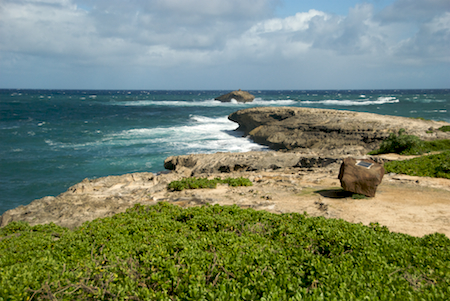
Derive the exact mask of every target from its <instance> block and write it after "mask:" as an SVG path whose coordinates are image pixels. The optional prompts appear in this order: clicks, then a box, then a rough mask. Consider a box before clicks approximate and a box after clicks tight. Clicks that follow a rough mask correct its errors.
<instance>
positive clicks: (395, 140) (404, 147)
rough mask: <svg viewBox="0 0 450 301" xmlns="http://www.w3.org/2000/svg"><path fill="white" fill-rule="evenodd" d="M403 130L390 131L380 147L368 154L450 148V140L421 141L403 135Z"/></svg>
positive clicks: (422, 152)
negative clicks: (396, 132)
mask: <svg viewBox="0 0 450 301" xmlns="http://www.w3.org/2000/svg"><path fill="white" fill-rule="evenodd" d="M404 133H405V130H404V129H400V130H399V132H398V135H396V134H394V133H391V134H390V135H389V137H388V138H387V139H385V140H384V141H383V142H382V143H381V145H380V148H379V149H377V150H374V151H372V152H370V153H369V155H380V154H389V153H396V154H400V155H421V154H424V153H429V152H433V151H442V150H448V149H450V140H448V139H443V140H434V141H423V140H420V138H419V137H417V136H414V135H405V134H404Z"/></svg>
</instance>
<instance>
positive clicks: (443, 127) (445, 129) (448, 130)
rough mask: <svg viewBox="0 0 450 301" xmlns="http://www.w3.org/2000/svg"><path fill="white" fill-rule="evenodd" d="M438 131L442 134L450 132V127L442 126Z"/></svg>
mask: <svg viewBox="0 0 450 301" xmlns="http://www.w3.org/2000/svg"><path fill="white" fill-rule="evenodd" d="M438 130H440V131H442V132H450V125H444V126H441V127H440V128H438Z"/></svg>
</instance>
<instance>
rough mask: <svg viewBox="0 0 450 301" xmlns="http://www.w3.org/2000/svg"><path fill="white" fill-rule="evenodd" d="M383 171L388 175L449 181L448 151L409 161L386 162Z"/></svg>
mask: <svg viewBox="0 0 450 301" xmlns="http://www.w3.org/2000/svg"><path fill="white" fill-rule="evenodd" d="M384 169H385V170H386V172H388V173H389V172H393V173H399V174H406V175H410V176H421V177H434V178H447V179H450V151H445V152H442V153H440V154H435V155H428V156H422V157H419V158H414V159H411V160H405V161H392V162H386V163H385V164H384Z"/></svg>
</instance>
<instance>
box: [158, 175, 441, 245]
mask: <svg viewBox="0 0 450 301" xmlns="http://www.w3.org/2000/svg"><path fill="white" fill-rule="evenodd" d="M337 173H338V171H337V170H324V171H321V170H316V171H315V172H311V171H310V172H302V171H295V170H291V171H289V172H286V171H285V172H281V173H280V172H264V173H257V174H255V173H242V174H233V175H232V176H233V177H235V176H245V177H249V178H250V179H251V180H252V181H253V183H254V185H253V186H251V187H236V188H233V187H228V186H227V185H219V186H218V187H217V188H216V189H198V190H185V191H181V192H168V191H166V192H164V193H161V194H159V195H155V196H153V200H158V201H160V200H167V201H169V202H171V203H174V204H178V205H180V206H182V207H190V206H198V205H201V204H205V203H209V204H220V205H231V204H237V205H239V206H241V207H243V208H248V207H250V208H254V209H256V210H267V211H270V212H274V213H286V212H299V213H303V212H307V213H308V214H309V215H310V216H324V217H326V218H339V219H344V220H346V221H349V222H352V223H362V224H364V225H368V224H370V223H371V222H377V223H379V224H380V225H382V226H387V227H388V228H389V229H390V230H391V231H393V232H400V233H406V234H409V235H413V236H419V237H420V236H423V235H426V234H431V233H434V232H439V233H443V234H445V235H446V236H447V237H449V238H450V180H448V179H432V178H422V177H410V176H405V175H396V174H388V175H385V176H384V178H383V182H382V183H381V185H380V186H379V187H378V190H377V194H376V196H375V197H374V198H364V199H354V198H352V196H351V195H350V194H349V193H347V192H344V191H342V189H341V188H340V183H339V180H338V179H337ZM222 175H223V174H222ZM214 176H216V175H210V177H214Z"/></svg>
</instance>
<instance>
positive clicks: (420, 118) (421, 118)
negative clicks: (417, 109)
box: [409, 117, 431, 121]
mask: <svg viewBox="0 0 450 301" xmlns="http://www.w3.org/2000/svg"><path fill="white" fill-rule="evenodd" d="M409 118H411V119H419V120H423V121H431V119H425V118H423V117H409Z"/></svg>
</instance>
